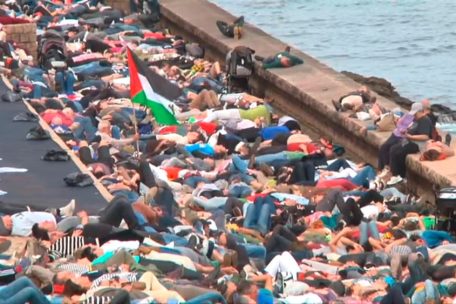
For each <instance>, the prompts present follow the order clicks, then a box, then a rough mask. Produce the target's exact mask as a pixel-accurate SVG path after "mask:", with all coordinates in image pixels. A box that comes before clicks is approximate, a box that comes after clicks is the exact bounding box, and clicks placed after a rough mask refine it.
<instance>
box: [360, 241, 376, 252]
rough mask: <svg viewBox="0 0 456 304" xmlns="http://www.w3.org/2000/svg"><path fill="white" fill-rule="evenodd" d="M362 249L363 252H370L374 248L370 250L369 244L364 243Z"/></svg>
mask: <svg viewBox="0 0 456 304" xmlns="http://www.w3.org/2000/svg"><path fill="white" fill-rule="evenodd" d="M363 248H364V251H365V252H372V250H373V249H374V248H372V245H371V244H370V243H369V242H366V243H364V244H363Z"/></svg>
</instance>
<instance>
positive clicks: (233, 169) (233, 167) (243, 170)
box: [229, 154, 254, 184]
mask: <svg viewBox="0 0 456 304" xmlns="http://www.w3.org/2000/svg"><path fill="white" fill-rule="evenodd" d="M247 170H248V161H247V160H245V159H242V158H240V157H239V155H237V154H233V156H232V157H231V164H230V167H229V172H230V173H231V175H232V176H233V175H239V178H240V179H241V180H242V181H243V182H244V183H246V184H250V183H251V182H252V181H253V180H254V178H253V177H252V176H250V175H248V171H247Z"/></svg>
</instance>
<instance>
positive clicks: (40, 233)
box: [32, 224, 50, 241]
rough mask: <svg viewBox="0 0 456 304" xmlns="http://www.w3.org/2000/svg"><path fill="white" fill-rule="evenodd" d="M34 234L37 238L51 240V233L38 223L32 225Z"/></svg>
mask: <svg viewBox="0 0 456 304" xmlns="http://www.w3.org/2000/svg"><path fill="white" fill-rule="evenodd" d="M32 236H33V237H34V238H36V239H37V240H43V241H49V240H50V239H49V234H48V232H47V231H46V230H45V229H42V228H40V227H39V226H38V224H33V226H32Z"/></svg>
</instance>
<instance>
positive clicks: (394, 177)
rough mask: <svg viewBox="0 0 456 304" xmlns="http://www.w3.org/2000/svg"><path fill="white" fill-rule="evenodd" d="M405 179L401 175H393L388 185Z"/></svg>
mask: <svg viewBox="0 0 456 304" xmlns="http://www.w3.org/2000/svg"><path fill="white" fill-rule="evenodd" d="M402 181H403V179H402V177H400V176H399V175H396V176H393V177H391V178H390V180H389V181H388V182H387V183H386V184H387V185H388V186H392V185H396V184H399V183H400V182H402Z"/></svg>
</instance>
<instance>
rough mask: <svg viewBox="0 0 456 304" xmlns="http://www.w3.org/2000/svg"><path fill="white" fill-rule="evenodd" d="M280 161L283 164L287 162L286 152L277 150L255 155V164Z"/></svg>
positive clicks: (270, 163) (269, 163)
mask: <svg viewBox="0 0 456 304" xmlns="http://www.w3.org/2000/svg"><path fill="white" fill-rule="evenodd" d="M277 162H281V163H283V164H284V165H285V164H287V163H289V162H290V161H289V160H288V154H287V152H279V153H274V154H265V155H260V156H257V157H255V164H260V163H265V164H268V165H272V164H274V163H277Z"/></svg>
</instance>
